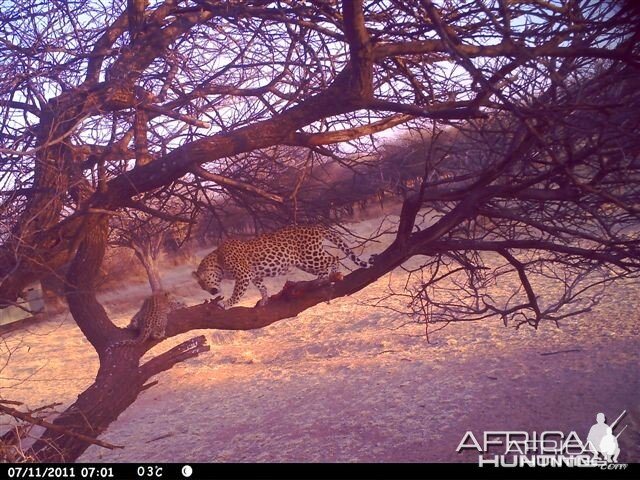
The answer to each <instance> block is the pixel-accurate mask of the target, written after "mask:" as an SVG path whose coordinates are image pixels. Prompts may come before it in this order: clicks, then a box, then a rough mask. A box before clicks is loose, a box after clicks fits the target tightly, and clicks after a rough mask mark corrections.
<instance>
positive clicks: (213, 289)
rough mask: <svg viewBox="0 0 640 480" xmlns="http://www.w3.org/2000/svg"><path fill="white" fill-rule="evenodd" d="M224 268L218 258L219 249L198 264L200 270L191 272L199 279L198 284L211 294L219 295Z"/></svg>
mask: <svg viewBox="0 0 640 480" xmlns="http://www.w3.org/2000/svg"><path fill="white" fill-rule="evenodd" d="M223 273H224V270H223V268H222V266H221V265H220V262H219V260H218V252H217V250H216V251H214V252H212V253H210V254H209V255H207V256H206V257H205V258H204V260H202V262H201V263H200V265H199V266H198V270H196V271H195V272H191V274H192V275H193V277H194V278H195V279H196V280H197V281H198V285H200V288H202V289H203V290H204V291H205V292H209V293H210V294H211V295H217V294H218V293H219V292H220V290H219V289H218V287H219V286H220V282H221V281H222V276H223Z"/></svg>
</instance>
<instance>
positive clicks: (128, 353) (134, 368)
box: [27, 215, 209, 462]
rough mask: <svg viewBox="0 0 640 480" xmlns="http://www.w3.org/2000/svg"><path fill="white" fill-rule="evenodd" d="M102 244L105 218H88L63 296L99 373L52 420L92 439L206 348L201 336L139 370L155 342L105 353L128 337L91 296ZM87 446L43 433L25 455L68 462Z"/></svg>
mask: <svg viewBox="0 0 640 480" xmlns="http://www.w3.org/2000/svg"><path fill="white" fill-rule="evenodd" d="M106 242H107V217H106V215H92V216H91V217H90V218H89V219H88V220H87V222H86V224H85V225H84V239H83V241H82V243H81V244H80V247H79V248H78V252H77V254H76V256H75V258H74V259H73V261H72V263H71V265H70V267H69V271H68V273H67V279H66V287H65V294H66V297H67V303H68V304H69V310H70V312H71V315H72V316H73V318H74V320H75V321H76V323H77V324H78V326H79V327H80V329H81V330H82V332H83V333H84V335H85V337H86V338H87V339H88V340H89V341H90V342H91V344H92V345H93V346H94V348H95V349H96V351H97V352H98V357H99V359H100V369H99V370H98V374H97V376H96V380H95V382H94V383H93V385H91V386H90V387H89V388H88V389H87V390H85V391H84V392H83V393H82V394H80V395H79V396H78V400H77V401H76V402H74V403H73V404H72V405H71V406H70V407H69V408H67V409H66V410H65V411H64V412H63V413H62V414H61V415H59V416H58V417H57V418H56V419H55V420H54V421H53V424H54V425H56V426H59V427H63V428H64V429H67V430H70V431H72V432H74V433H79V434H83V435H86V436H88V437H90V438H94V439H95V438H97V437H98V436H99V435H100V434H101V433H102V432H104V431H105V430H106V429H107V427H108V426H109V425H110V424H111V423H112V422H113V421H114V420H116V419H117V418H118V416H119V415H120V414H121V413H122V412H124V411H125V410H126V409H127V407H129V405H131V404H132V403H133V402H134V401H135V400H136V398H137V397H138V395H139V394H140V392H142V391H143V390H145V389H146V388H148V386H147V385H145V382H147V381H148V380H149V378H150V377H152V376H154V375H156V374H158V373H160V372H162V371H164V370H167V369H169V368H171V367H172V366H173V365H175V364H176V363H177V362H181V361H183V360H186V359H187V358H191V357H194V356H197V355H198V354H199V353H201V352H203V351H206V350H208V349H209V347H208V346H207V345H206V341H205V338H204V337H203V336H201V337H197V338H195V339H191V340H188V341H186V342H184V343H182V344H180V345H178V346H176V347H174V348H172V349H171V350H169V351H168V352H165V353H163V354H161V355H159V356H157V357H155V358H153V359H152V360H150V361H148V362H147V363H146V364H144V365H141V366H139V362H140V358H141V357H142V355H143V354H144V353H145V351H146V350H148V349H149V348H151V346H153V345H154V343H151V342H145V343H144V344H134V345H124V346H116V347H112V348H109V347H110V346H111V345H113V343H115V342H116V341H117V340H119V339H122V338H124V337H125V335H131V333H130V332H128V331H125V330H124V329H119V328H117V327H116V326H114V325H113V323H111V321H110V320H109V318H108V316H107V314H106V312H105V310H104V308H103V307H102V305H100V303H99V302H98V301H97V299H96V296H95V278H96V277H97V275H98V273H99V271H100V265H101V264H102V259H103V256H104V251H105V245H106ZM153 265H154V263H151V264H150V266H153ZM155 272H156V273H157V269H156V270H155ZM155 343H157V342H155ZM149 386H150V385H149ZM89 445H90V443H89V442H87V441H86V440H83V439H81V438H78V437H77V436H72V435H67V434H65V433H61V432H60V431H57V430H52V429H47V430H45V432H44V433H43V434H42V436H41V437H40V438H39V439H38V440H37V441H36V442H35V443H34V444H33V446H32V447H31V448H30V449H29V451H28V452H27V455H28V456H29V457H30V458H31V459H32V460H33V461H37V462H72V461H75V460H76V459H77V458H78V457H79V456H80V455H82V453H83V452H84V451H85V450H86V449H87V448H88V447H89Z"/></svg>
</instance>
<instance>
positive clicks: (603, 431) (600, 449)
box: [587, 410, 627, 463]
mask: <svg viewBox="0 0 640 480" xmlns="http://www.w3.org/2000/svg"><path fill="white" fill-rule="evenodd" d="M626 413H627V411H626V410H623V412H622V413H621V414H620V415H618V418H616V419H615V421H614V422H613V423H612V424H611V425H610V426H609V425H607V424H606V423H605V420H606V418H605V416H604V413H598V415H596V423H595V424H594V425H593V426H592V427H591V429H590V430H589V435H588V436H587V446H588V447H589V449H590V450H591V452H593V455H594V458H595V457H596V456H597V455H598V454H600V455H602V457H603V459H604V460H606V461H607V462H613V463H618V455H620V447H619V446H618V437H619V436H620V434H622V432H624V431H625V429H626V428H627V426H626V425H625V426H624V427H623V428H622V430H620V432H618V434H617V435H614V434H613V429H614V428H616V426H617V425H618V422H619V421H620V420H621V419H622V417H624V416H625V415H626Z"/></svg>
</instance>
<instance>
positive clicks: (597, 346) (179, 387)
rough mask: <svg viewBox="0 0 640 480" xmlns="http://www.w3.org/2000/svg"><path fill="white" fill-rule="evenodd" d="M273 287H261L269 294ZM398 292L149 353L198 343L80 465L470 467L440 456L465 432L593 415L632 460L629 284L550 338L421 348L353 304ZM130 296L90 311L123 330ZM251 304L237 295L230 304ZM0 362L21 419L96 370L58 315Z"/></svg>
mask: <svg viewBox="0 0 640 480" xmlns="http://www.w3.org/2000/svg"><path fill="white" fill-rule="evenodd" d="M372 225H373V224H372V222H367V223H366V224H362V225H361V226H360V227H358V228H359V229H361V230H362V231H366V230H367V229H369V230H370V229H371V228H373V227H372ZM192 268H193V266H192V265H184V266H180V267H178V268H175V269H173V270H171V271H170V272H166V274H165V281H166V282H167V283H168V284H169V286H170V287H171V288H172V289H173V290H174V291H175V292H176V293H177V294H178V295H181V296H183V297H184V298H185V299H186V300H187V302H188V303H190V304H195V303H197V302H200V301H202V300H203V299H204V298H206V294H205V292H202V291H200V290H199V289H198V287H197V285H196V284H195V282H194V281H192V279H191V277H190V270H191V269H192ZM290 278H291V277H290ZM294 278H300V279H302V278H309V277H308V276H306V275H305V274H303V273H300V274H296V275H295V277H294ZM284 281H285V279H284V278H279V279H275V280H273V281H271V282H269V284H268V287H269V290H270V292H271V293H275V292H276V291H277V290H278V288H279V287H280V286H281V285H282V284H283V283H284ZM405 281H406V273H404V272H403V271H401V270H397V271H395V272H392V273H391V274H390V275H387V276H385V277H384V278H382V279H380V280H379V281H378V282H376V283H375V284H372V285H371V286H369V287H368V288H367V289H365V290H363V291H361V292H359V293H358V294H357V295H354V296H352V297H350V298H345V299H339V300H334V301H333V302H331V303H330V304H321V305H318V306H316V307H314V308H312V309H310V310H308V311H306V312H304V313H303V314H301V315H299V316H298V317H297V318H292V319H288V320H285V321H281V322H278V323H276V324H274V325H272V326H270V327H268V328H265V329H263V330H259V331H254V332H219V331H214V332H211V331H194V332H191V333H190V334H189V335H184V336H181V337H179V338H175V339H170V340H168V341H166V342H164V343H163V344H161V345H159V346H157V347H156V349H154V350H152V352H151V354H153V353H154V352H155V351H162V350H165V349H168V348H170V347H171V346H173V345H175V344H176V343H178V342H179V341H183V340H185V339H187V338H189V337H191V336H196V335H199V334H205V335H206V336H207V337H208V339H209V343H210V345H211V351H210V352H208V353H206V354H203V355H201V356H200V357H198V358H195V359H191V360H189V361H186V362H184V363H182V364H179V365H178V366H176V367H174V368H173V369H172V370H171V371H169V372H166V373H163V374H162V375H160V376H159V377H158V378H157V379H158V380H159V384H158V385H157V386H155V387H153V388H152V389H150V390H148V391H146V392H144V393H142V394H141V395H140V397H139V398H138V400H137V401H136V403H135V404H134V405H132V406H131V407H130V408H129V409H128V410H127V411H126V412H124V413H123V414H122V415H121V416H120V418H119V419H118V420H117V421H116V422H114V423H113V424H112V425H111V427H110V428H109V429H108V431H107V432H106V433H105V434H103V435H102V436H101V439H103V440H105V441H108V442H112V443H115V444H120V445H125V446H126V448H125V449H123V450H115V451H109V450H105V449H103V448H100V447H96V446H92V447H91V448H89V449H88V450H87V451H86V452H85V454H84V455H83V456H82V457H81V458H80V461H86V462H94V461H105V462H106V461H109V462H111V461H114V462H119V461H126V462H142V461H144V462H182V461H189V462H211V461H230V462H231V461H233V462H252V461H270V462H299V461H300V462H316V461H328V462H338V461H346V462H364V461H366V462H390V461H399V462H459V461H468V462H475V461H477V455H475V454H474V453H468V454H457V453H456V452H455V450H456V447H457V445H458V444H459V442H460V441H461V439H462V437H463V435H464V433H465V432H466V431H467V430H472V431H473V432H474V433H475V434H476V435H477V436H478V437H479V436H481V435H482V432H483V431H484V430H525V431H537V432H541V431H544V430H560V431H564V432H569V431H572V430H575V431H576V432H577V433H578V434H579V435H580V436H581V437H582V438H586V434H587V432H588V430H589V427H590V426H591V425H592V424H593V423H594V422H595V415H596V413H598V412H604V413H605V414H606V415H607V418H608V419H609V420H611V419H613V418H615V417H616V416H617V415H618V414H619V413H620V412H622V411H623V410H627V411H628V412H629V413H628V414H627V416H626V417H625V418H624V419H623V421H622V422H621V423H622V424H627V425H628V427H627V429H626V430H625V431H624V432H623V433H622V435H621V436H620V438H619V442H620V448H621V454H620V458H619V461H620V462H632V461H634V462H638V461H640V375H639V368H638V354H639V353H640V325H639V324H638V309H637V306H638V304H639V301H640V287H639V286H638V285H637V284H633V283H631V282H627V283H621V284H619V285H618V286H617V287H616V288H614V289H612V290H611V291H610V292H609V293H608V294H607V295H606V297H605V298H604V300H603V302H602V303H601V304H600V305H599V306H598V307H597V308H596V309H594V311H592V312H590V313H588V314H583V315H580V316H579V317H577V318H574V319H571V320H567V321H565V322H563V323H562V324H561V328H556V327H555V325H552V324H545V325H542V326H541V327H540V328H539V329H538V330H537V331H536V330H533V329H531V328H521V329H519V330H516V329H514V328H512V327H505V326H504V325H503V324H502V323H501V322H500V321H490V322H487V321H485V322H483V323H458V324H451V325H449V326H448V327H447V328H445V329H444V330H442V331H440V332H437V333H435V334H433V335H432V337H431V342H432V343H427V341H426V339H425V337H424V325H419V324H415V323H409V324H406V318H404V317H401V316H400V315H398V314H394V313H392V312H389V311H388V310H383V309H379V308H378V309H376V308H373V307H371V306H368V304H367V303H368V301H369V300H370V299H371V298H373V297H376V296H379V295H381V294H382V293H383V292H384V291H385V289H386V288H387V287H388V286H389V285H392V286H394V287H396V288H400V287H402V285H404V283H405ZM230 287H231V285H226V286H225V289H226V292H225V293H228V291H229V290H230ZM146 289H147V287H146V286H145V285H134V286H131V288H129V289H127V290H122V291H115V292H108V293H106V294H104V295H103V296H102V301H103V303H104V304H105V306H106V308H107V309H108V311H109V312H110V313H111V314H112V317H113V318H115V319H116V321H117V322H118V323H119V324H126V323H127V319H128V318H130V316H131V315H133V313H134V312H135V310H136V309H137V308H136V305H139V302H140V301H141V299H142V298H143V297H144V295H145V294H146V291H147V290H146ZM258 298H259V295H258V293H257V291H255V289H253V288H252V289H251V290H250V292H249V294H248V295H247V296H245V298H244V299H243V301H242V305H247V306H249V305H253V304H255V302H256V301H257V299H258ZM123 304H125V305H128V306H127V307H126V308H124V309H123V306H122V305H123ZM0 348H2V350H1V355H2V356H3V357H4V359H5V360H6V359H7V354H8V353H9V352H11V356H10V358H8V363H7V366H6V367H5V368H4V369H3V370H2V371H0V396H2V397H4V398H11V399H13V400H20V401H24V402H25V403H26V404H27V405H28V406H29V407H37V406H40V405H42V404H45V403H51V402H53V401H60V402H63V404H64V405H68V404H69V403H70V402H72V401H73V400H74V399H75V398H76V396H77V395H78V393H80V392H81V391H82V390H83V389H84V388H86V387H87V386H88V385H89V384H90V383H91V382H92V379H93V376H94V374H95V371H96V369H97V361H96V358H95V356H94V355H93V353H92V352H93V350H92V349H91V347H90V345H89V344H88V343H87V342H86V340H84V338H83V336H82V334H81V333H80V331H79V329H78V328H77V327H76V326H75V324H74V323H73V320H72V319H71V318H70V317H69V316H60V317H57V318H55V319H53V320H52V321H51V322H49V323H46V324H42V325H38V326H35V327H33V328H31V329H30V330H28V331H26V332H24V331H23V332H20V333H17V332H14V333H12V334H11V335H10V336H8V337H6V338H5V339H4V340H3V344H2V346H1V347H0ZM61 408H62V407H61ZM7 421H8V420H7V418H6V417H3V418H0V423H3V424H6V422H7ZM0 428H2V425H0Z"/></svg>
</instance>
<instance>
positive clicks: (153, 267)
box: [134, 248, 162, 293]
mask: <svg viewBox="0 0 640 480" xmlns="http://www.w3.org/2000/svg"><path fill="white" fill-rule="evenodd" d="M134 252H135V254H136V257H138V260H140V263H142V266H143V267H144V269H145V271H146V272H147V280H148V281H149V285H150V286H151V291H152V292H154V293H155V292H158V291H160V290H162V280H161V278H160V271H159V270H158V263H157V259H156V258H155V257H154V256H153V255H152V254H151V253H150V252H148V251H146V250H144V249H140V248H135V249H134Z"/></svg>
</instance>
